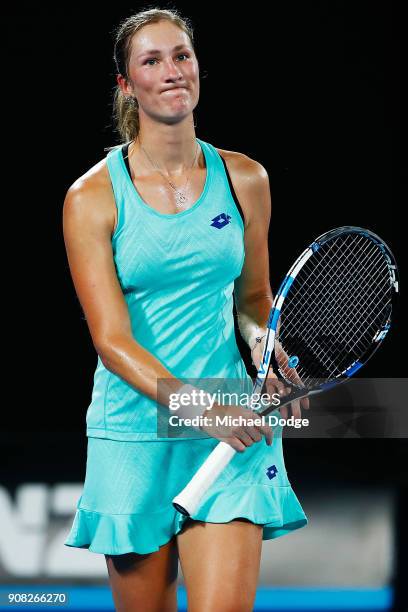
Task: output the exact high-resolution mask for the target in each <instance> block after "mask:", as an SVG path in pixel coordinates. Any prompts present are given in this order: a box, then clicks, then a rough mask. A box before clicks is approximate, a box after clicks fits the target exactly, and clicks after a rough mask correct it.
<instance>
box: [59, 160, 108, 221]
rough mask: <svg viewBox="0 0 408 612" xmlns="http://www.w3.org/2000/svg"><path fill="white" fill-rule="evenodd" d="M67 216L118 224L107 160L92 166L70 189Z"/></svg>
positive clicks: (66, 199)
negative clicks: (71, 215)
mask: <svg viewBox="0 0 408 612" xmlns="http://www.w3.org/2000/svg"><path fill="white" fill-rule="evenodd" d="M64 211H65V214H70V213H71V214H73V215H76V216H77V217H78V218H83V219H84V220H88V221H89V220H92V219H94V220H96V221H97V222H100V221H101V220H102V221H103V222H106V223H108V224H110V225H111V224H113V225H112V227H114V226H115V223H116V206H115V200H114V195H113V190H112V184H111V181H110V176H109V171H108V167H107V163H106V158H103V159H101V160H100V161H99V162H97V163H96V164H94V165H93V166H91V167H90V168H89V169H88V170H87V171H86V172H84V174H82V175H81V176H79V177H78V178H77V179H76V180H75V181H74V182H73V183H72V184H71V185H70V187H69V188H68V190H67V193H66V195H65V200H64Z"/></svg>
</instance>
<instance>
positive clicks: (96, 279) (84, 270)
mask: <svg viewBox="0 0 408 612" xmlns="http://www.w3.org/2000/svg"><path fill="white" fill-rule="evenodd" d="M112 198H113V193H112V192H109V186H107V185H106V183H105V182H104V181H101V180H99V179H97V178H95V177H91V178H87V179H84V180H78V181H76V183H74V184H73V185H72V186H71V187H70V188H69V190H68V192H67V195H66V197H65V201H64V207H63V230H64V241H65V247H66V251H67V256H68V263H69V267H70V271H71V276H72V280H73V283H74V286H75V290H76V293H77V296H78V299H79V301H80V304H81V306H82V309H83V312H84V314H85V318H86V321H87V323H88V327H89V331H90V334H91V337H92V341H93V344H94V347H95V349H96V351H97V353H98V355H99V357H100V359H101V361H102V363H103V364H104V365H105V367H106V368H107V369H108V370H110V371H112V372H114V373H115V374H117V375H118V376H120V377H121V378H123V379H124V380H125V381H126V382H128V383H129V384H130V385H132V386H133V387H135V388H136V389H138V390H140V391H141V392H142V393H144V394H145V395H147V396H149V397H151V398H152V399H154V400H156V388H157V380H158V379H168V381H169V383H168V385H164V384H161V385H160V390H162V392H163V393H162V394H161V395H160V397H159V401H160V403H163V404H164V405H165V406H168V395H167V393H166V392H165V391H164V388H165V386H166V389H168V392H169V393H170V392H171V393H173V392H175V391H176V390H177V389H178V388H179V387H180V386H181V385H182V384H183V382H182V381H180V380H178V379H177V378H175V377H174V376H173V375H172V374H171V373H170V372H169V371H168V370H167V369H166V368H165V367H164V366H163V365H162V364H161V363H160V361H158V359H156V358H155V357H154V356H153V355H152V354H151V353H150V352H149V351H147V350H146V349H144V348H143V347H142V346H141V345H140V344H138V343H137V342H136V340H135V339H134V338H133V336H132V332H131V324H130V319H129V313H128V308H127V304H126V301H125V299H124V297H123V293H122V289H121V287H120V284H119V280H118V277H117V274H116V269H115V265H114V260H113V252H112V245H111V235H112V231H113V226H114V213H113V211H114V207H115V205H114V201H113V199H112ZM112 202H113V205H112Z"/></svg>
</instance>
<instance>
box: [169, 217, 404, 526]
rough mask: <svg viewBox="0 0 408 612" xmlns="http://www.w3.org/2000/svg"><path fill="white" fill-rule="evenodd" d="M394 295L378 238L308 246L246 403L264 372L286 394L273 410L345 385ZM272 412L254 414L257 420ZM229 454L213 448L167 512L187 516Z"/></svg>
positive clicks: (279, 303) (274, 314)
mask: <svg viewBox="0 0 408 612" xmlns="http://www.w3.org/2000/svg"><path fill="white" fill-rule="evenodd" d="M397 293H398V270H397V266H396V263H395V258H394V256H393V254H392V252H391V250H390V249H389V247H388V246H387V245H386V244H385V243H384V241H383V240H382V239H381V238H380V237H379V236H377V235H376V234H374V233H373V232H371V231H369V230H366V229H363V228H360V227H348V226H347V227H339V228H337V229H333V230H331V231H329V232H326V233H325V234H322V235H321V236H319V237H318V238H316V240H315V241H314V242H312V244H311V245H310V246H309V247H308V248H307V249H305V251H304V252H303V253H302V254H301V255H300V257H299V258H298V259H297V260H296V261H295V263H294V264H293V266H292V267H291V268H290V270H289V272H288V274H287V276H286V277H285V279H284V281H283V282H282V284H281V286H280V288H279V291H278V292H277V294H276V296H275V299H274V301H273V305H272V308H271V311H270V314H269V319H268V324H267V335H266V340H265V345H264V351H263V355H262V359H261V364H260V367H259V370H258V374H257V377H256V379H255V383H254V387H253V391H252V396H254V395H255V394H256V396H257V397H259V396H258V394H260V393H261V392H262V389H263V387H264V384H265V380H266V378H267V376H268V371H269V368H270V366H271V364H273V365H274V366H275V367H274V371H275V372H276V373H277V374H278V377H279V378H280V379H281V380H283V382H284V384H285V386H286V387H287V388H288V390H289V392H288V393H287V395H285V396H284V397H283V398H282V400H281V403H280V406H279V407H283V406H285V405H287V404H290V403H291V402H293V401H294V400H296V399H300V398H302V397H306V396H309V395H312V394H315V393H320V392H322V391H326V390H327V389H330V388H332V387H334V386H336V385H338V384H341V383H342V382H345V381H347V380H348V379H349V378H350V377H351V376H353V375H354V374H355V373H356V372H357V371H358V370H359V369H360V368H361V367H362V366H363V365H364V364H365V363H366V362H367V361H368V359H370V357H371V356H372V355H373V354H374V353H375V351H376V350H377V349H378V347H379V346H380V344H381V343H382V341H383V340H384V338H385V336H386V335H387V333H388V331H389V329H390V326H391V313H392V307H393V305H394V302H395V297H396V294H397ZM275 409H276V406H272V405H270V406H266V407H264V408H262V409H260V410H257V411H254V412H256V414H258V415H261V416H262V415H266V414H268V413H270V412H271V411H272V410H275ZM235 453H236V451H235V450H234V449H233V448H232V447H231V446H230V445H229V444H227V443H226V442H220V443H219V444H218V445H217V446H216V447H215V449H214V450H213V451H212V452H211V453H210V455H209V456H208V458H207V459H206V461H205V462H204V463H203V465H202V466H201V467H200V468H199V469H198V471H197V472H196V473H195V475H194V476H193V478H192V479H191V480H190V482H189V483H188V484H187V486H186V487H185V488H184V489H183V491H181V493H179V494H178V495H177V496H176V497H175V498H174V499H173V506H174V507H175V508H176V509H177V510H178V511H179V512H181V513H182V514H184V515H187V516H189V515H191V514H194V513H195V511H196V510H197V508H198V506H199V505H200V501H201V499H202V497H203V496H204V495H205V493H206V491H207V490H208V489H209V487H210V486H211V485H212V484H213V482H214V481H215V480H216V478H217V477H218V476H219V474H220V473H221V471H222V470H223V469H224V467H225V466H226V465H227V464H228V463H229V462H230V461H231V459H232V458H233V456H234V455H235Z"/></svg>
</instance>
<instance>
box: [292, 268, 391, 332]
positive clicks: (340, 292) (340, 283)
mask: <svg viewBox="0 0 408 612" xmlns="http://www.w3.org/2000/svg"><path fill="white" fill-rule="evenodd" d="M379 261H380V258H378V260H375V261H374V263H373V264H372V266H371V268H370V269H368V270H367V271H368V272H369V273H371V269H372V268H373V267H375V265H376V264H377V263H378V262H379ZM361 269H362V266H361ZM353 272H354V281H353V285H354V284H355V283H356V282H357V283H358V282H361V278H360V277H357V279H356V278H355V275H356V273H357V272H358V271H357V270H354V271H353ZM333 278H334V280H335V281H336V280H337V279H338V281H337V284H338V287H337V290H336V291H335V292H333V293H332V298H331V299H332V301H333V300H337V299H339V298H340V296H341V295H342V297H343V300H342V302H343V304H342V303H341V300H340V299H339V301H338V304H339V305H340V308H341V307H342V306H343V308H344V310H343V311H342V312H340V313H339V315H338V319H340V320H342V321H343V322H344V323H346V324H348V323H349V321H344V316H345V315H347V312H346V311H345V309H346V308H348V297H349V293H350V292H351V290H352V286H351V285H350V284H349V289H348V291H349V293H346V291H345V287H346V284H347V281H348V279H347V276H346V275H344V270H343V278H342V275H341V274H340V273H338V274H337V275H336V276H335V277H332V279H331V280H330V279H329V281H328V282H330V283H332V284H334V283H333ZM343 279H344V280H343ZM325 290H326V286H323V285H322V287H321V291H322V292H325ZM311 298H314V302H312V303H310V301H308V302H303V310H304V309H306V308H307V309H313V307H316V306H317V305H318V302H319V301H320V293H319V295H317V293H316V291H313V290H312V294H311ZM367 303H368V300H365V302H364V305H366V304H367ZM362 304H363V303H362ZM328 311H329V308H328V305H327V304H326V311H324V309H321V311H320V316H321V318H323V316H325V315H327V313H328ZM349 312H350V322H351V321H353V320H354V321H355V317H354V314H353V312H352V311H349ZM303 314H304V312H300V311H299V309H298V310H297V312H296V310H295V311H294V312H292V313H291V320H292V321H296V317H298V316H301V315H303ZM329 322H330V318H327V323H329ZM286 331H287V332H288V333H289V332H290V323H289V324H288V327H287V328H286ZM305 331H306V332H308V331H309V330H307V329H306V330H305ZM321 331H323V330H321ZM326 331H329V330H328V326H326ZM345 340H346V342H347V338H345Z"/></svg>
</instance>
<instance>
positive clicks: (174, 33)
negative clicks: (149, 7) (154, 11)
mask: <svg viewBox="0 0 408 612" xmlns="http://www.w3.org/2000/svg"><path fill="white" fill-rule="evenodd" d="M128 70H129V79H130V83H127V86H128V87H129V89H128V91H127V92H125V93H128V94H133V95H134V96H135V97H136V98H137V101H138V103H139V113H140V112H142V113H143V112H145V113H146V114H147V115H149V116H151V117H153V118H161V119H162V120H163V119H165V120H167V122H171V123H174V122H176V121H179V120H180V119H182V118H184V117H185V116H187V115H188V114H190V113H191V112H192V111H193V110H194V108H195V107H196V105H197V103H198V98H199V94H200V80H199V67H198V61H197V58H196V56H195V53H194V50H193V48H192V46H191V42H190V39H189V37H188V35H187V34H186V33H185V32H184V31H183V30H181V29H180V28H179V27H177V26H175V25H174V24H172V23H170V22H167V21H161V22H159V23H154V24H149V25H146V26H144V27H143V28H142V29H141V30H139V31H138V32H136V34H135V35H134V36H133V39H132V47H131V55H130V59H129V69H128ZM132 85H133V91H132Z"/></svg>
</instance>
